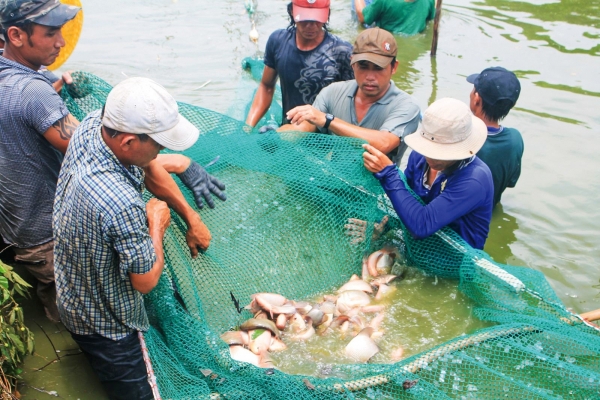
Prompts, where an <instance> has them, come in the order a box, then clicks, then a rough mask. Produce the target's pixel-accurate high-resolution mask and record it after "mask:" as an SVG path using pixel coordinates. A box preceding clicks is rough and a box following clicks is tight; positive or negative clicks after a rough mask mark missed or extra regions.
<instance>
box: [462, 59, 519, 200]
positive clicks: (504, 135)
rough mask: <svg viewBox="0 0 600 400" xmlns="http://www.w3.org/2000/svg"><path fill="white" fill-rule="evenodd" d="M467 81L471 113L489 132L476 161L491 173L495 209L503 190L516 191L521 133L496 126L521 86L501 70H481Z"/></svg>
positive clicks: (505, 71)
mask: <svg viewBox="0 0 600 400" xmlns="http://www.w3.org/2000/svg"><path fill="white" fill-rule="evenodd" d="M467 81H468V82H469V83H472V84H473V85H474V87H473V90H472V91H471V102H470V106H471V111H472V112H473V114H475V116H476V117H479V118H481V119H482V120H483V122H485V124H486V125H487V129H488V136H487V140H486V141H485V144H484V145H483V147H482V148H481V150H479V152H478V153H477V157H479V158H480V159H481V160H482V161H483V162H484V163H486V164H487V166H488V167H489V168H490V170H491V171H492V178H493V180H494V205H496V204H498V203H499V202H500V197H501V196H502V193H503V192H504V190H505V189H506V188H507V187H511V188H512V187H515V185H516V184H517V180H518V179H519V176H520V175H521V158H522V157H523V138H522V137H521V133H519V131H518V130H516V129H514V128H507V127H505V126H502V125H500V124H499V121H501V120H502V119H504V117H506V116H507V115H508V112H509V111H510V109H511V108H513V107H514V105H515V103H516V102H517V99H518V98H519V94H520V93H521V84H520V83H519V80H518V79H517V76H516V75H515V74H514V73H513V72H511V71H508V70H506V69H504V68H502V67H492V68H487V69H484V70H483V71H482V72H481V73H480V74H473V75H469V76H468V77H467Z"/></svg>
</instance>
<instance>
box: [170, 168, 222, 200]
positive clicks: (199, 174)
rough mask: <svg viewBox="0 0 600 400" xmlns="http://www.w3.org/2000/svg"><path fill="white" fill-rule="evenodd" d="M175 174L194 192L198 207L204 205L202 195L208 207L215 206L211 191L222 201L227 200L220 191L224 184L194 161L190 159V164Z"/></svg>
mask: <svg viewBox="0 0 600 400" xmlns="http://www.w3.org/2000/svg"><path fill="white" fill-rule="evenodd" d="M177 176H178V177H179V179H181V182H183V184H184V185H185V186H187V187H188V188H189V189H190V190H191V191H192V192H193V193H194V198H195V199H196V205H197V206H198V208H202V207H204V203H203V202H202V198H203V197H204V200H205V201H206V204H208V206H209V207H210V208H215V202H214V201H213V199H212V196H211V193H212V194H213V195H215V196H217V197H218V198H219V199H221V200H223V201H225V200H227V196H226V195H225V193H223V192H221V190H225V185H224V184H223V183H222V182H221V181H219V180H218V179H217V178H215V177H214V176H212V175H210V174H209V173H208V172H206V170H205V169H204V168H202V167H201V166H200V164H198V163H197V162H195V161H192V162H191V163H190V166H189V167H188V168H187V169H186V170H185V171H183V172H182V173H181V174H177Z"/></svg>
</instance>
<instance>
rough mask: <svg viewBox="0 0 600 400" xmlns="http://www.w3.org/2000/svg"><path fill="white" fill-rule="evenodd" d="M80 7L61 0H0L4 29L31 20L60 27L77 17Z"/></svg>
mask: <svg viewBox="0 0 600 400" xmlns="http://www.w3.org/2000/svg"><path fill="white" fill-rule="evenodd" d="M79 10H81V8H80V7H75V6H69V5H66V4H62V3H61V2H60V1H59V0H0V25H2V29H6V28H8V27H9V26H13V25H15V24H18V23H21V22H25V21H31V22H34V23H36V24H39V25H45V26H51V27H59V26H63V25H64V24H65V23H67V22H68V21H70V20H72V19H73V18H75V16H76V15H77V13H78V12H79Z"/></svg>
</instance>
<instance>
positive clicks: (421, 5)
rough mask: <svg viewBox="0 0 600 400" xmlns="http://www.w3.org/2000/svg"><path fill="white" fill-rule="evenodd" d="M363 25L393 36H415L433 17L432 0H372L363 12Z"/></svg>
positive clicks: (433, 6) (433, 5)
mask: <svg viewBox="0 0 600 400" xmlns="http://www.w3.org/2000/svg"><path fill="white" fill-rule="evenodd" d="M363 14H364V21H365V24H367V25H370V24H373V23H375V24H377V26H378V27H380V28H382V29H385V30H386V31H389V32H392V33H395V34H405V35H416V34H417V33H419V32H422V31H423V30H425V26H426V24H427V21H430V20H432V19H433V18H434V17H435V4H434V1H433V0H414V1H406V0H374V1H373V2H372V3H371V4H370V5H368V6H367V7H366V8H365V9H364V10H363Z"/></svg>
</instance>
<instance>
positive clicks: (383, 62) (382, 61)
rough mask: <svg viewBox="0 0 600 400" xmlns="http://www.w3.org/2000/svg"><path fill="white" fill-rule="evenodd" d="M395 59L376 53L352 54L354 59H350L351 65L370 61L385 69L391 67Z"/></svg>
mask: <svg viewBox="0 0 600 400" xmlns="http://www.w3.org/2000/svg"><path fill="white" fill-rule="evenodd" d="M393 59H394V57H389V56H382V55H381V54H375V53H360V54H352V58H351V59H350V65H352V64H354V63H357V62H359V61H370V62H372V63H373V64H375V65H377V66H379V67H381V68H385V67H387V66H388V65H390V63H391V62H392V60H393Z"/></svg>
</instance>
